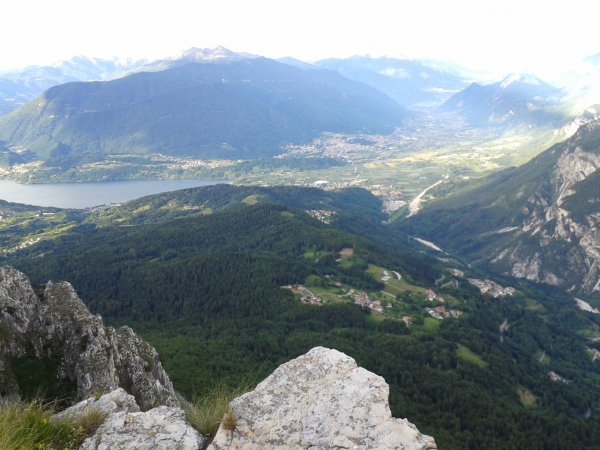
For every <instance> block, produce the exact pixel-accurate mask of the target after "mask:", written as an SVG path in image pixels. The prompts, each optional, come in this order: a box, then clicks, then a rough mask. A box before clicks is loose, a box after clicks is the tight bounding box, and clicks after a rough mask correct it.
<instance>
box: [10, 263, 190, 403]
mask: <svg viewBox="0 0 600 450" xmlns="http://www.w3.org/2000/svg"><path fill="white" fill-rule="evenodd" d="M0 314H1V315H0V330H1V331H2V333H1V334H0V369H1V370H0V378H1V379H2V383H0V385H1V386H2V388H1V391H0V396H1V397H9V398H11V397H12V398H14V397H15V396H20V395H21V394H23V392H24V390H27V386H25V385H24V383H25V382H27V381H28V380H29V377H28V375H29V374H27V373H23V372H24V371H25V370H24V369H22V366H23V365H24V364H25V363H28V364H29V366H30V365H31V364H34V365H35V363H36V362H37V361H43V362H44V363H45V367H46V368H47V369H49V370H48V373H47V375H48V376H50V377H53V378H54V382H55V385H54V386H51V388H55V389H58V391H59V393H60V394H63V395H66V396H70V397H72V398H74V399H84V398H87V397H90V396H94V395H98V394H103V393H107V392H110V391H112V390H114V389H116V388H117V387H123V388H125V389H126V390H128V391H129V392H131V393H132V394H133V395H134V397H135V398H136V401H137V402H138V404H139V405H140V407H141V408H142V409H149V408H153V407H155V406H158V405H171V406H174V405H178V403H179V402H178V401H177V398H176V395H175V391H174V389H173V385H172V383H171V380H170V379H169V376H168V375H167V374H166V372H165V371H164V370H163V368H162V365H161V363H160V360H159V359H158V354H157V353H156V350H154V348H152V347H151V346H150V345H148V344H147V343H146V342H144V341H143V340H142V339H140V337H139V336H137V335H136V334H135V332H134V331H133V330H132V329H131V328H128V327H120V328H118V329H114V328H112V327H106V326H105V325H104V324H103V322H102V318H101V317H100V316H94V315H92V314H91V313H90V312H89V311H88V309H87V308H86V306H85V305H84V304H83V302H82V301H81V300H80V299H79V297H78V296H77V294H76V293H75V290H74V289H73V287H72V286H71V285H70V284H69V283H66V282H62V283H52V282H49V283H47V284H46V285H45V286H44V287H43V288H42V289H40V290H38V292H37V293H36V292H35V291H34V290H33V288H32V287H31V284H30V283H29V280H28V279H27V277H26V276H25V275H24V274H23V273H21V272H19V271H17V270H15V269H13V268H11V267H8V266H5V267H1V268H0ZM26 367H27V366H26ZM51 390H52V389H51ZM47 394H52V392H47Z"/></svg>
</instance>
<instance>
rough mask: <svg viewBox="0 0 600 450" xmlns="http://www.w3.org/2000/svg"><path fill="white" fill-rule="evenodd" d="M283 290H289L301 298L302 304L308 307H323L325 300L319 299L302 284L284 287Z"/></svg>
mask: <svg viewBox="0 0 600 450" xmlns="http://www.w3.org/2000/svg"><path fill="white" fill-rule="evenodd" d="M281 288H282V289H287V290H289V291H290V292H291V293H292V294H294V295H297V296H299V299H300V302H302V303H305V304H307V305H322V304H323V300H321V299H320V298H319V297H317V296H316V295H315V294H313V293H312V292H310V290H308V289H307V288H306V287H305V286H303V285H301V284H295V285H293V286H292V285H289V284H288V285H287V286H282V287H281Z"/></svg>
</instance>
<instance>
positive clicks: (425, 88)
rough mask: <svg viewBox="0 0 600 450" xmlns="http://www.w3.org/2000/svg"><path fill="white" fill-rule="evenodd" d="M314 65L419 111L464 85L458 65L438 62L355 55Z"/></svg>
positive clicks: (428, 108)
mask: <svg viewBox="0 0 600 450" xmlns="http://www.w3.org/2000/svg"><path fill="white" fill-rule="evenodd" d="M315 65H316V66H317V67H321V68H324V69H329V70H335V71H336V72H338V73H340V74H341V75H343V76H345V77H347V78H349V79H351V80H356V81H360V82H362V83H365V84H368V85H370V86H373V87H375V88H377V89H379V90H380V91H382V92H385V93H386V94H387V95H389V96H390V97H391V98H393V99H394V100H396V101H397V102H398V103H399V104H401V105H403V106H405V107H407V108H409V109H413V110H419V111H427V110H431V109H432V108H433V107H435V106H438V105H439V104H441V103H442V102H443V101H444V100H445V99H447V98H448V97H450V96H451V95H452V94H453V93H455V92H457V91H459V90H461V89H463V88H464V87H465V86H466V84H467V82H466V78H467V77H466V75H465V74H464V72H463V71H462V70H461V69H460V68H457V67H455V66H453V65H450V64H444V63H442V62H439V61H427V60H413V59H397V58H370V57H366V56H355V57H352V58H346V59H336V58H332V59H324V60H321V61H318V62H316V63H315Z"/></svg>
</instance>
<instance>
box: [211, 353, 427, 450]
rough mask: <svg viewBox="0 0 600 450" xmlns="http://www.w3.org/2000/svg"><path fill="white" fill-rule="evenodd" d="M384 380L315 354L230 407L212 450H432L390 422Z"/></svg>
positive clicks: (404, 424) (402, 423)
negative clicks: (232, 422)
mask: <svg viewBox="0 0 600 450" xmlns="http://www.w3.org/2000/svg"><path fill="white" fill-rule="evenodd" d="M388 394H389V387H388V385H387V383H386V382H385V380H384V379H383V378H382V377H380V376H378V375H375V374H373V373H371V372H369V371H367V370H365V369H363V368H359V367H357V365H356V362H355V361H354V359H352V358H350V357H349V356H347V355H345V354H343V353H340V352H338V351H336V350H330V349H326V348H323V347H316V348H314V349H312V350H310V351H309V352H308V353H306V354H305V355H303V356H300V357H298V358H296V359H294V360H292V361H289V362H288V363H286V364H283V365H282V366H280V367H279V368H277V369H276V370H275V372H273V374H272V375H271V376H269V377H268V378H267V379H265V380H264V381H263V382H262V383H260V384H259V385H258V386H257V387H256V389H255V390H254V391H252V392H249V393H247V394H244V395H242V396H240V397H238V398H236V399H235V400H233V401H232V402H231V404H230V408H231V414H232V416H233V418H234V419H235V427H234V429H232V430H230V429H226V428H231V426H227V425H223V424H222V425H221V427H220V428H219V430H218V432H217V434H216V436H215V439H214V440H213V442H212V444H211V445H210V446H209V447H208V448H209V449H212V450H224V449H228V450H235V449H258V448H260V449H270V450H287V449H290V450H291V449H311V450H325V449H380V450H385V449H405V450H408V449H435V448H437V447H436V444H435V441H434V440H433V438H431V437H429V436H425V435H423V434H421V433H419V431H418V430H417V428H416V427H415V426H414V425H413V424H411V423H410V422H408V421H407V420H406V419H395V418H392V417H391V412H390V408H389V405H388Z"/></svg>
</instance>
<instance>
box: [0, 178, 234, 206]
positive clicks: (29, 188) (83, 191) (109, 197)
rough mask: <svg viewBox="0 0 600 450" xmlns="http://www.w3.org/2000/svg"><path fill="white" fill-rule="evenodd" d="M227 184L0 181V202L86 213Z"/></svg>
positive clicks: (155, 181)
mask: <svg viewBox="0 0 600 450" xmlns="http://www.w3.org/2000/svg"><path fill="white" fill-rule="evenodd" d="M229 183H230V182H229V181H227V180H207V179H150V180H123V181H97V182H89V181H87V182H71V183H31V184H29V183H28V184H22V183H17V182H15V181H12V180H0V199H1V200H5V201H8V202H11V203H20V204H25V205H31V206H39V207H53V208H61V209H88V208H95V207H101V206H105V205H111V204H118V203H124V202H127V201H130V200H135V199H137V198H141V197H145V196H147V195H153V194H160V193H162V192H171V191H177V190H180V189H189V188H194V187H201V186H210V185H215V184H229Z"/></svg>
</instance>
